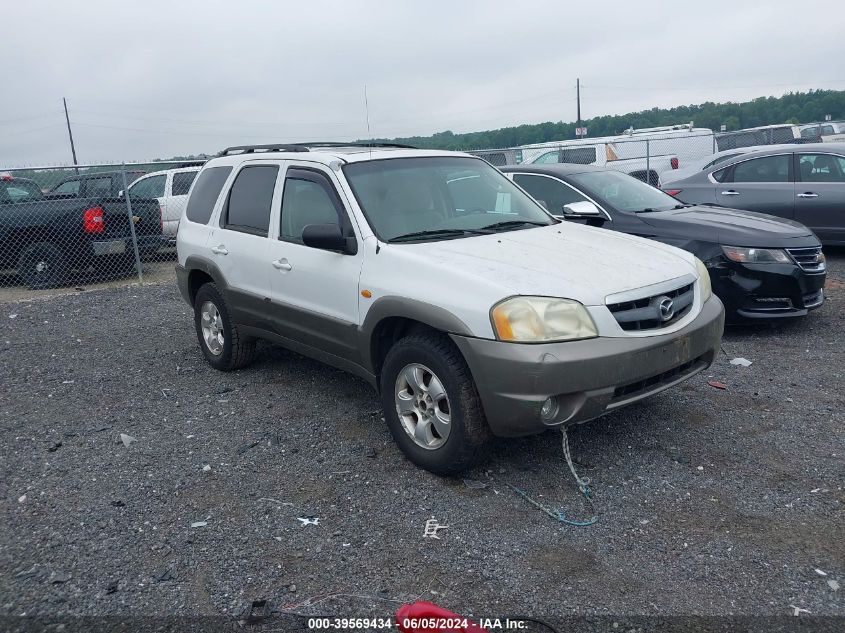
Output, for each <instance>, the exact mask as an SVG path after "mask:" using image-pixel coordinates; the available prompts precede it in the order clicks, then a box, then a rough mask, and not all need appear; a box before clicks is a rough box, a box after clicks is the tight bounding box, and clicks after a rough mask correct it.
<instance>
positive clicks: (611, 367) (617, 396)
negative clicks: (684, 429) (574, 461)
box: [451, 296, 725, 437]
mask: <svg viewBox="0 0 845 633" xmlns="http://www.w3.org/2000/svg"><path fill="white" fill-rule="evenodd" d="M724 323H725V313H724V308H723V307H722V303H721V301H719V299H718V298H716V297H715V296H713V297H711V298H710V299H709V300H708V301H707V302H706V303H705V304H704V306H703V307H702V310H701V312H700V313H699V314H698V316H697V317H696V318H695V319H694V320H693V321H692V322H691V323H690V324H689V325H687V326H686V327H684V328H682V329H681V330H678V331H677V332H673V333H671V334H664V335H656V336H647V337H634V336H631V337H619V338H609V337H599V338H594V339H587V340H583V341H570V342H563V343H544V344H519V343H503V342H501V341H494V340H489V339H479V338H471V337H466V336H459V335H456V334H452V335H451V337H452V340H453V341H454V342H455V344H456V345H457V346H458V348H459V349H460V350H461V353H462V354H463V355H464V358H465V359H466V361H467V364H468V365H469V368H470V371H471V372H472V375H473V377H474V379H475V384H476V387H477V388H478V393H479V395H480V396H481V401H482V405H483V406H484V412H485V414H486V416H487V422H488V424H489V425H490V429H491V430H492V431H493V433H494V434H495V435H499V436H504V437H510V436H517V435H528V434H531V433H539V432H542V431H544V430H546V429H548V428H556V427H559V426H561V425H564V424H566V425H569V424H577V423H579V422H586V421H587V420H591V419H593V418H597V417H599V416H601V415H603V414H605V413H607V412H608V411H611V410H613V409H617V408H619V407H622V406H625V405H627V404H630V403H632V402H636V401H637V400H641V399H643V398H645V397H647V396H650V395H652V394H655V393H657V392H659V391H662V390H664V389H667V388H669V387H671V386H672V385H675V384H677V383H679V382H682V381H683V380H685V379H687V378H689V377H690V376H693V375H694V374H696V373H698V372H699V371H701V370H703V369H705V368H707V367H709V366H710V364H711V363H712V362H713V359H714V358H715V357H716V353H717V352H718V350H719V344H720V342H721V339H722V331H723V329H724ZM550 397H552V398H554V402H555V405H556V407H557V412H556V413H555V414H554V415H552V416H550V417H549V419H547V420H544V419H543V418H542V417H541V414H540V410H541V408H542V406H543V403H544V402H545V401H546V400H547V399H548V398H550Z"/></svg>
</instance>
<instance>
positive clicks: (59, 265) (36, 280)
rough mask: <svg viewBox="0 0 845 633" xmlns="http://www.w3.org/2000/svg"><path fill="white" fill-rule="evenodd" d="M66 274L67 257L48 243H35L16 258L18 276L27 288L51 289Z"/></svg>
mask: <svg viewBox="0 0 845 633" xmlns="http://www.w3.org/2000/svg"><path fill="white" fill-rule="evenodd" d="M67 274H68V263H67V255H65V252H64V251H63V250H62V249H61V248H59V247H58V246H56V245H55V244H52V243H50V242H36V243H35V244H30V245H29V246H27V247H26V248H24V249H23V250H22V251H21V254H20V255H19V256H18V275H19V276H20V278H21V280H22V281H23V283H24V284H26V286H27V287H28V288H31V289H35V288H51V287H53V286H57V285H59V284H61V283H62V282H63V281H64V280H65V279H66V278H67Z"/></svg>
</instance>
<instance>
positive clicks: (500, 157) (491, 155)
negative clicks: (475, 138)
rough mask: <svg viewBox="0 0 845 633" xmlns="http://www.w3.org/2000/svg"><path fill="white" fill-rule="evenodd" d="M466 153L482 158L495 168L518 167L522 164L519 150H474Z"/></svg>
mask: <svg viewBox="0 0 845 633" xmlns="http://www.w3.org/2000/svg"><path fill="white" fill-rule="evenodd" d="M467 153H469V154H472V155H473V156H478V157H479V158H483V159H484V160H486V161H487V162H488V163H490V164H491V165H494V166H496V167H501V166H502V165H519V164H520V163H522V150H521V149H515V148H505V149H476V150H471V151H469V152H467Z"/></svg>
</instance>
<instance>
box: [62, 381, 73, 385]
mask: <svg viewBox="0 0 845 633" xmlns="http://www.w3.org/2000/svg"><path fill="white" fill-rule="evenodd" d="M74 382H76V381H75V380H63V381H62V384H63V385H72V384H73V383H74Z"/></svg>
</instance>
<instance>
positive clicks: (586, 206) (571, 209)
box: [556, 200, 604, 220]
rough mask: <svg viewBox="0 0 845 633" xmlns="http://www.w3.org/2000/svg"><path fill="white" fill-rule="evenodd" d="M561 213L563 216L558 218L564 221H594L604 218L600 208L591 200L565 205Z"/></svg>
mask: <svg viewBox="0 0 845 633" xmlns="http://www.w3.org/2000/svg"><path fill="white" fill-rule="evenodd" d="M561 211H562V212H561V214H560V215H558V216H556V217H558V218H561V219H564V220H593V219H600V218H603V217H604V216H603V215H602V212H601V211H599V208H598V207H597V206H596V205H595V204H593V203H592V202H590V201H589V200H582V201H580V202H570V203H569V204H565V205H563V209H561Z"/></svg>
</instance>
